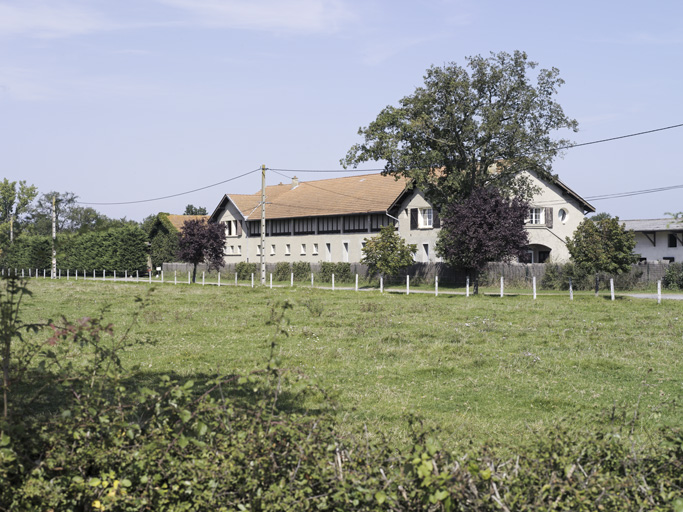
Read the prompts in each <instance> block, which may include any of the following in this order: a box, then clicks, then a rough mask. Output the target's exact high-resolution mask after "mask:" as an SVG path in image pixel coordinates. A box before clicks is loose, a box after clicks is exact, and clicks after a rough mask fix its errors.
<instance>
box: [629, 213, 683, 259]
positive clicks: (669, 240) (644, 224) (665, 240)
mask: <svg viewBox="0 0 683 512" xmlns="http://www.w3.org/2000/svg"><path fill="white" fill-rule="evenodd" d="M622 222H623V224H624V225H625V227H626V229H631V230H633V231H634V232H635V235H636V246H635V248H634V249H633V252H634V253H636V254H638V255H639V256H640V261H641V263H647V262H665V261H668V262H669V263H673V262H681V261H683V221H682V220H675V219H635V220H624V221H622Z"/></svg>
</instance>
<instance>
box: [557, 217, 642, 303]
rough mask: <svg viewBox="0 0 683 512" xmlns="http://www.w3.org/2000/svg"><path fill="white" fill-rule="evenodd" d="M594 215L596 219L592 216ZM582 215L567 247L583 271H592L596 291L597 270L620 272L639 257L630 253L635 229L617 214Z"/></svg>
mask: <svg viewBox="0 0 683 512" xmlns="http://www.w3.org/2000/svg"><path fill="white" fill-rule="evenodd" d="M594 218H597V220H594ZM594 218H590V219H584V220H583V221H581V224H579V225H578V227H577V228H576V231H574V235H573V236H572V237H571V238H569V237H567V249H568V250H569V254H570V255H571V258H572V260H573V261H574V263H576V265H577V266H579V268H580V269H582V270H583V271H585V272H586V273H591V274H595V294H596V295H597V294H598V288H599V274H600V273H605V274H609V275H616V274H622V273H624V272H628V271H629V270H630V269H631V265H633V264H634V263H636V262H637V261H638V255H636V254H634V253H633V249H634V248H635V246H636V237H635V233H634V232H633V231H632V230H627V229H626V227H625V225H624V224H620V223H619V217H611V216H610V215H608V214H599V215H597V216H596V217H594Z"/></svg>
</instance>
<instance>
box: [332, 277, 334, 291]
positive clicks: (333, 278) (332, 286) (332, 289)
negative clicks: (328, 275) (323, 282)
mask: <svg viewBox="0 0 683 512" xmlns="http://www.w3.org/2000/svg"><path fill="white" fill-rule="evenodd" d="M332 291H334V274H332Z"/></svg>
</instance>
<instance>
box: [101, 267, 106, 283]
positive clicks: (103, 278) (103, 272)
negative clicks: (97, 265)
mask: <svg viewBox="0 0 683 512" xmlns="http://www.w3.org/2000/svg"><path fill="white" fill-rule="evenodd" d="M106 280H107V270H106V269H105V270H102V281H106Z"/></svg>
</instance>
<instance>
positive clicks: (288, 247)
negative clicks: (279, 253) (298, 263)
mask: <svg viewBox="0 0 683 512" xmlns="http://www.w3.org/2000/svg"><path fill="white" fill-rule="evenodd" d="M291 254H292V253H291V247H290V245H289V244H285V256H289V255H291Z"/></svg>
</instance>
